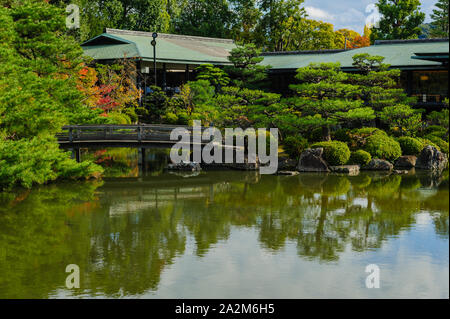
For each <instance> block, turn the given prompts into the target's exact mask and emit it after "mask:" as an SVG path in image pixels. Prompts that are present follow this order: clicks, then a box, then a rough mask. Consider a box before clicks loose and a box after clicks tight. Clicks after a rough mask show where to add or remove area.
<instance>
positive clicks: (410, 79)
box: [406, 71, 413, 96]
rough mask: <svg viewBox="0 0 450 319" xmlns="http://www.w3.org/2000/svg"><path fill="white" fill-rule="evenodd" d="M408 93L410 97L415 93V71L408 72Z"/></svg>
mask: <svg viewBox="0 0 450 319" xmlns="http://www.w3.org/2000/svg"><path fill="white" fill-rule="evenodd" d="M406 93H407V94H408V96H411V95H412V93H413V71H406Z"/></svg>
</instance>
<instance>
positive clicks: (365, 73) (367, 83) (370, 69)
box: [348, 53, 420, 135]
mask: <svg viewBox="0 0 450 319" xmlns="http://www.w3.org/2000/svg"><path fill="white" fill-rule="evenodd" d="M353 61H354V62H353V66H354V67H356V68H357V69H359V70H360V72H359V73H353V74H349V80H348V81H349V83H351V84H353V85H356V86H358V87H359V88H360V95H359V98H360V99H361V100H362V101H364V105H365V106H366V107H370V108H371V109H373V110H374V111H375V112H376V115H377V120H378V121H381V120H384V121H385V122H386V123H387V124H389V125H391V124H392V126H391V128H392V129H395V127H398V124H402V123H403V125H401V126H402V130H401V131H400V132H398V133H399V134H400V135H402V134H403V135H404V134H406V135H408V134H410V135H411V134H414V132H413V131H411V130H414V129H416V128H417V127H418V126H415V124H418V122H417V121H418V120H420V116H418V115H417V114H416V113H415V112H414V111H413V110H412V109H411V108H410V107H409V106H410V105H412V104H413V103H414V102H415V101H416V99H415V98H411V97H408V95H407V94H406V92H405V91H404V90H403V89H402V88H401V86H400V73H401V72H400V70H399V69H391V70H389V65H388V64H385V63H383V61H384V57H382V56H371V55H369V54H367V53H362V54H357V55H355V56H354V57H353ZM397 106H398V107H397ZM386 107H390V108H391V109H392V108H393V109H398V111H397V110H396V113H397V114H396V115H395V118H394V115H393V114H392V116H391V117H390V114H389V112H388V110H389V109H387V110H386V111H384V112H383V110H384V108H386ZM400 110H402V111H403V112H404V113H407V114H408V115H411V114H413V113H414V118H413V119H411V122H408V123H406V122H405V121H407V120H405V121H403V122H402V123H400V122H399V121H400V117H401V114H399V112H400ZM419 115H420V114H419ZM381 117H383V118H382V119H381ZM403 128H405V129H407V130H409V131H406V132H404V131H403Z"/></svg>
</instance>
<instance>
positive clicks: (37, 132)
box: [0, 0, 99, 187]
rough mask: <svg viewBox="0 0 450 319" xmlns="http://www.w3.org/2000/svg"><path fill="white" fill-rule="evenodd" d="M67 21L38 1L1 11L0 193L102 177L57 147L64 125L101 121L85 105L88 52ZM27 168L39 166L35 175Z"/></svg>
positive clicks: (96, 113)
mask: <svg viewBox="0 0 450 319" xmlns="http://www.w3.org/2000/svg"><path fill="white" fill-rule="evenodd" d="M64 17H65V15H64V12H63V11H62V10H60V9H57V8H56V7H53V6H51V5H49V4H47V3H45V2H42V1H38V0H26V1H21V3H20V5H19V4H15V3H13V4H12V5H11V7H8V8H6V7H4V6H0V21H1V23H0V25H1V27H0V40H1V43H0V145H1V147H0V162H1V165H0V167H1V172H0V175H1V176H2V178H1V179H0V180H1V185H0V187H10V186H14V185H22V186H26V187H29V186H30V185H31V184H33V183H44V182H47V181H51V180H54V179H56V178H57V177H69V176H70V174H67V172H69V171H73V170H77V169H78V170H80V171H84V173H85V175H84V176H89V175H90V174H91V173H93V172H94V171H96V170H97V171H99V168H98V167H96V166H95V165H92V166H91V164H90V163H84V164H83V163H82V164H77V163H75V162H74V161H73V160H70V159H69V157H68V154H66V153H63V152H62V151H60V150H59V149H58V146H57V144H56V143H55V141H54V136H55V134H56V133H57V132H58V131H60V129H61V127H62V126H63V125H64V124H69V123H86V122H91V121H94V120H96V119H98V112H94V111H93V110H92V109H90V108H89V107H87V106H84V105H83V104H82V103H81V100H82V95H81V93H80V92H79V91H78V90H77V87H76V79H77V75H78V70H79V69H80V67H81V64H82V62H83V58H82V50H81V48H80V46H79V45H78V44H77V43H76V42H75V41H74V40H73V38H70V37H67V36H66V34H65V18H64ZM43 161H46V163H42V162H43ZM27 163H39V164H36V165H35V167H34V168H33V169H31V168H30V167H29V166H28V165H29V164H27ZM83 167H84V168H83ZM82 175H83V174H81V173H80V174H78V173H76V174H74V175H73V177H79V176H82Z"/></svg>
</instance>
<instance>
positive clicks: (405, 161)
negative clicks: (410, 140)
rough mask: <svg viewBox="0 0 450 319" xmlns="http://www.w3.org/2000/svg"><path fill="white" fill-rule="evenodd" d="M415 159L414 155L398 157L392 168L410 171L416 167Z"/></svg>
mask: <svg viewBox="0 0 450 319" xmlns="http://www.w3.org/2000/svg"><path fill="white" fill-rule="evenodd" d="M416 162H417V157H415V156H414V155H405V156H400V157H399V158H398V159H397V160H396V161H395V165H394V167H395V168H396V169H397V168H399V169H404V168H406V169H411V168H413V167H416Z"/></svg>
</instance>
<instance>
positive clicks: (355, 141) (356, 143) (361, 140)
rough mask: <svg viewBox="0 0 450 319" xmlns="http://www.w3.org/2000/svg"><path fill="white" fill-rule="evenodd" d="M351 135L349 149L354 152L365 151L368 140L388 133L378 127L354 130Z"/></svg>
mask: <svg viewBox="0 0 450 319" xmlns="http://www.w3.org/2000/svg"><path fill="white" fill-rule="evenodd" d="M348 134H349V142H348V144H349V147H350V149H351V150H352V151H357V150H359V149H363V148H364V147H365V145H366V144H367V138H368V137H369V136H372V135H384V136H387V134H386V132H385V131H383V130H380V129H378V128H376V127H364V128H360V129H354V130H352V131H351V132H349V133H348Z"/></svg>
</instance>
